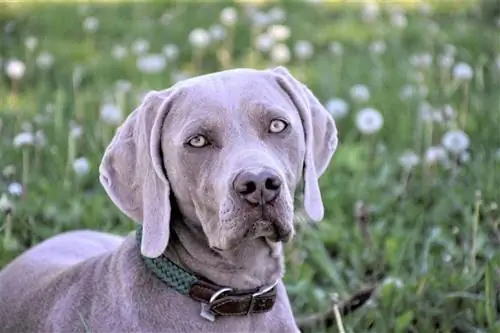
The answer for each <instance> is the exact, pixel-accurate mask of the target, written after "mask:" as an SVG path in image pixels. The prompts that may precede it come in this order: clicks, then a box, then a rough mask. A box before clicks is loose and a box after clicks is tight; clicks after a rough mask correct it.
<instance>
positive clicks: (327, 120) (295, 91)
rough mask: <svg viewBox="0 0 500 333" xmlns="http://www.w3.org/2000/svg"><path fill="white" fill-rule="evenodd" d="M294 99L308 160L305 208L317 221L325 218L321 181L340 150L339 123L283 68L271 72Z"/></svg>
mask: <svg viewBox="0 0 500 333" xmlns="http://www.w3.org/2000/svg"><path fill="white" fill-rule="evenodd" d="M270 71H271V72H273V73H274V74H276V75H277V78H278V82H279V83H280V85H281V87H282V88H283V89H284V90H285V91H286V93H287V94H288V96H290V98H291V99H292V101H293V103H294V104H295V106H296V108H297V109H298V111H299V114H300V117H301V118H302V124H303V127H304V134H305V143H306V156H305V159H304V209H305V211H306V213H307V215H308V216H309V217H310V218H311V219H312V220H314V221H320V220H321V219H323V215H324V207H323V201H322V199H321V192H320V189H319V183H318V178H319V177H320V176H321V175H322V174H323V173H324V172H325V170H326V168H327V167H328V164H329V163H330V160H331V158H332V156H333V154H334V153H335V150H336V149H337V144H338V134H337V127H336V126H335V121H334V120H333V117H332V116H331V115H330V113H329V112H328V111H327V110H326V109H325V108H324V107H323V105H322V104H321V103H320V102H319V101H318V99H317V98H316V96H314V94H313V93H312V92H311V91H310V90H309V88H308V87H306V86H305V85H304V84H302V83H300V82H299V81H298V80H297V79H295V78H294V77H293V76H292V74H290V72H289V71H288V70H287V69H286V68H285V67H282V66H279V67H275V68H272V69H270Z"/></svg>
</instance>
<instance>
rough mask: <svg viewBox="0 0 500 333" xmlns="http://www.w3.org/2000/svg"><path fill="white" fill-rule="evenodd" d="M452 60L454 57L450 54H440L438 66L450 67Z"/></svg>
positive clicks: (453, 60)
mask: <svg viewBox="0 0 500 333" xmlns="http://www.w3.org/2000/svg"><path fill="white" fill-rule="evenodd" d="M454 62H455V58H454V56H452V55H450V54H442V55H440V56H439V57H438V66H439V67H440V68H442V69H450V68H451V66H453V63H454Z"/></svg>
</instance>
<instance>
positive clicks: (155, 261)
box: [136, 225, 198, 295]
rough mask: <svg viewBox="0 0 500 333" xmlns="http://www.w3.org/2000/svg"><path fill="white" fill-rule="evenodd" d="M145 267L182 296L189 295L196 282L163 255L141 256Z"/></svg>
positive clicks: (139, 235)
mask: <svg viewBox="0 0 500 333" xmlns="http://www.w3.org/2000/svg"><path fill="white" fill-rule="evenodd" d="M136 237H137V242H138V244H139V249H140V247H141V237H142V226H141V225H138V227H137V232H136ZM141 257H142V259H143V260H144V262H145V263H146V266H147V267H148V268H149V269H151V270H152V271H153V272H154V273H155V274H156V276H157V277H158V278H159V279H160V280H161V281H163V282H165V283H166V284H167V285H169V286H170V287H172V288H174V289H175V290H177V291H178V292H180V293H181V294H184V295H189V290H190V289H191V287H192V286H193V285H194V284H195V283H196V282H198V278H197V277H196V276H195V275H193V274H191V273H189V272H187V271H186V270H184V269H183V268H182V267H180V266H178V265H177V264H176V263H174V262H173V261H171V260H170V259H168V258H167V257H166V256H164V255H163V254H162V255H161V256H159V257H158V258H148V257H145V256H143V255H142V254H141Z"/></svg>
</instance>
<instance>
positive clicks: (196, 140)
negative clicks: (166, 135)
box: [188, 135, 208, 148]
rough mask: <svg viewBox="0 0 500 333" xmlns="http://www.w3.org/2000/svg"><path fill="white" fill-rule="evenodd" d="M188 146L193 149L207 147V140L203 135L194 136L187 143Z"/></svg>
mask: <svg viewBox="0 0 500 333" xmlns="http://www.w3.org/2000/svg"><path fill="white" fill-rule="evenodd" d="M188 145H190V146H191V147H195V148H202V147H205V146H208V140H207V138H205V137H204V136H203V135H195V136H193V137H192V138H191V139H189V141H188Z"/></svg>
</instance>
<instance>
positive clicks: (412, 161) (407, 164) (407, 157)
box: [399, 151, 420, 170]
mask: <svg viewBox="0 0 500 333" xmlns="http://www.w3.org/2000/svg"><path fill="white" fill-rule="evenodd" d="M419 163H420V157H419V156H418V155H417V154H416V153H415V152H413V151H406V152H404V153H403V155H401V156H400V157H399V164H401V166H402V167H403V168H404V169H406V170H410V169H413V168H414V167H416V166H417V165H418V164H419Z"/></svg>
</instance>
